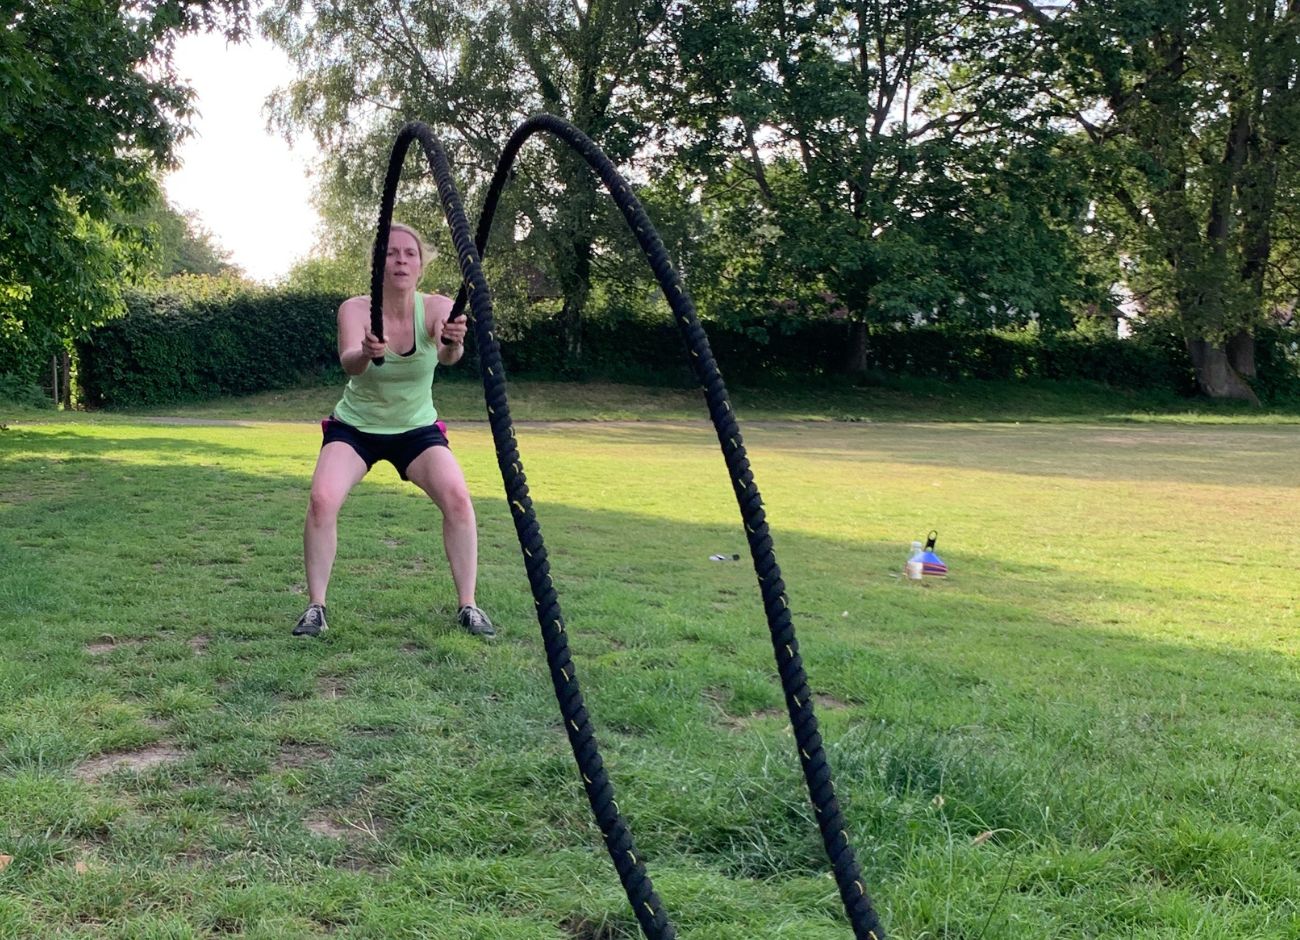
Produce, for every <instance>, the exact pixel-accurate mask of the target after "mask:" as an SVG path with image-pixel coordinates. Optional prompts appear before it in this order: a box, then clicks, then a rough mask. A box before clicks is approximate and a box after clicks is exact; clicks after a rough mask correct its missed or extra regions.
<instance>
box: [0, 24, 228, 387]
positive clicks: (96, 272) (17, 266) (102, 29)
mask: <svg viewBox="0 0 1300 940" xmlns="http://www.w3.org/2000/svg"><path fill="white" fill-rule="evenodd" d="M246 12H247V2H246V0H204V2H183V0H159V2H155V3H149V4H129V5H118V4H103V3H98V2H93V0H72V2H68V3H47V2H41V0H18V2H16V3H9V4H6V5H5V7H4V12H3V13H0V138H3V139H4V141H5V147H4V153H3V157H0V372H10V373H15V374H20V375H29V374H31V372H32V370H33V369H34V368H35V367H34V365H33V363H35V362H39V361H40V360H41V359H43V358H44V357H46V356H48V355H49V354H50V353H51V352H53V351H55V350H57V349H59V348H64V347H66V345H67V343H68V342H70V341H71V340H72V339H73V338H75V337H77V336H79V335H81V334H83V333H84V332H85V331H86V330H87V329H88V328H89V327H91V326H92V325H93V324H95V323H99V322H102V321H104V320H105V319H108V318H109V317H112V316H114V315H116V314H118V313H120V312H121V310H122V298H121V288H122V285H123V283H124V282H126V281H129V279H130V278H131V277H132V275H133V273H134V271H135V269H136V267H137V262H138V260H139V256H138V251H139V247H140V246H139V239H138V238H136V237H135V236H134V235H133V233H132V232H131V231H130V230H129V229H127V228H124V227H121V226H118V225H117V224H116V221H117V219H118V218H119V215H120V213H122V212H124V211H125V212H130V211H133V210H135V209H138V208H140V207H142V206H144V205H147V204H148V202H149V201H150V200H151V199H152V198H154V197H155V192H156V187H155V184H154V177H153V174H154V172H155V171H156V170H157V169H158V168H160V167H164V166H166V165H167V164H168V163H169V162H170V160H171V156H172V152H173V149H174V147H175V144H176V141H177V140H178V139H179V137H180V136H181V135H182V133H183V132H184V124H183V121H184V119H185V117H186V116H187V115H188V112H189V99H190V93H189V90H188V89H187V88H185V86H184V85H183V84H182V83H181V81H180V80H179V79H178V77H177V76H176V74H175V72H174V69H173V67H172V63H171V57H170V54H171V48H172V43H173V41H174V39H175V37H176V36H178V35H181V34H184V33H187V32H193V31H196V30H201V29H224V30H225V31H227V33H228V34H229V35H231V36H232V37H237V36H238V35H239V34H240V32H241V31H242V29H243V27H244V25H245V21H246Z"/></svg>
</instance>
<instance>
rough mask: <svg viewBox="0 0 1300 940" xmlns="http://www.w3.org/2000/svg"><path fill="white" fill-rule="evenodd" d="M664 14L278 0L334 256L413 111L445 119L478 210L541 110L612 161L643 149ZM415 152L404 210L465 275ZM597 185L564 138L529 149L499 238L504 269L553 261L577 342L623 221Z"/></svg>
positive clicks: (359, 237)
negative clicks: (318, 164) (503, 158)
mask: <svg viewBox="0 0 1300 940" xmlns="http://www.w3.org/2000/svg"><path fill="white" fill-rule="evenodd" d="M663 16H664V5H663V4H662V3H660V2H650V3H646V2H642V0H592V2H590V3H583V4H571V3H568V2H564V0H520V2H504V0H490V2H487V3H483V4H479V5H475V6H466V5H457V4H436V5H429V6H426V7H425V8H423V9H422V10H421V11H420V14H419V15H418V16H411V15H407V14H405V13H403V12H402V10H400V9H399V8H397V7H393V6H386V5H376V4H374V3H370V2H367V0H342V2H336V3H330V4H301V3H298V4H280V5H277V6H274V7H272V8H271V9H268V10H267V11H266V13H265V14H264V15H263V16H262V18H261V23H262V26H263V28H264V29H265V30H266V32H267V34H268V35H269V36H270V37H271V39H272V40H273V41H275V42H276V43H278V44H279V45H281V46H282V47H283V48H284V49H285V50H286V51H287V52H288V54H289V55H290V57H291V58H292V59H293V60H294V62H295V64H296V65H297V68H298V71H297V75H296V76H295V78H294V80H293V81H292V82H291V83H290V84H289V86H288V87H286V88H284V89H282V90H281V91H280V92H279V93H278V94H277V95H276V99H275V100H276V104H275V119H276V120H277V122H278V123H279V124H280V125H281V126H282V127H283V128H285V129H286V130H287V131H288V132H290V133H293V134H311V135H312V136H313V137H314V138H315V139H316V141H317V143H318V145H319V146H321V147H322V149H323V150H324V151H325V152H326V154H327V157H326V172H325V175H324V179H323V186H322V189H323V193H322V196H323V199H322V206H323V209H322V214H323V217H324V222H325V228H326V230H327V232H326V241H327V244H328V248H329V250H330V251H331V253H333V254H334V256H335V257H350V256H352V255H353V254H355V253H364V251H365V250H366V248H367V247H368V246H369V245H370V243H371V240H372V239H373V237H374V232H373V228H372V227H373V225H374V217H375V207H376V206H377V205H378V203H379V200H380V197H381V186H382V183H383V173H382V172H380V169H381V168H382V167H384V166H386V165H387V160H388V154H389V151H390V148H391V146H392V142H393V138H394V136H395V135H396V132H397V130H398V128H399V127H400V126H401V124H402V123H404V122H405V121H407V120H414V119H418V120H422V121H424V122H426V123H428V124H429V125H431V126H432V127H433V128H434V129H435V131H436V132H437V134H438V136H439V138H440V140H441V141H442V142H443V144H444V146H445V147H446V148H447V150H448V152H449V154H450V157H451V159H452V161H453V163H454V165H455V168H456V171H457V175H458V183H459V184H460V186H461V187H462V191H463V192H464V193H465V194H466V203H467V205H468V207H469V209H470V211H471V213H472V211H473V208H474V206H475V204H476V203H477V202H478V201H479V200H480V199H481V195H482V190H483V187H484V185H485V183H486V182H487V178H488V176H489V175H490V173H491V171H492V169H493V167H494V165H495V162H496V159H497V156H498V153H499V148H500V147H501V145H502V144H503V143H504V141H505V140H506V138H507V136H508V135H509V133H510V131H511V130H513V129H514V127H515V126H516V125H517V124H518V123H519V122H520V121H522V120H523V119H524V118H526V117H527V116H528V115H530V114H533V113H536V112H538V111H546V112H549V113H552V114H558V115H560V116H562V117H565V118H568V119H569V120H571V121H573V123H574V124H576V125H577V126H578V127H580V128H581V129H582V130H584V131H585V132H586V133H588V134H589V135H591V136H592V137H593V138H595V139H596V140H597V141H599V142H600V143H601V145H602V147H604V149H605V150H606V151H607V152H608V153H609V154H610V156H611V157H612V159H614V160H615V161H617V162H622V161H625V160H627V159H629V158H630V157H632V156H633V155H634V154H635V153H636V152H637V150H638V149H639V148H640V147H641V146H643V145H644V143H645V141H646V139H647V137H648V136H649V133H650V132H649V129H648V128H647V126H646V125H645V123H644V122H642V121H640V120H638V117H637V114H636V113H635V111H636V102H637V101H638V100H639V99H640V98H641V96H643V95H644V94H645V88H644V83H643V82H641V81H640V80H639V79H640V77H641V76H642V75H644V74H645V73H647V72H648V71H649V70H651V69H652V68H653V67H654V63H656V62H657V61H658V60H659V58H660V56H659V54H658V51H657V49H656V48H655V46H654V45H653V44H652V43H651V42H649V39H650V37H651V36H652V34H654V32H655V30H656V29H657V27H658V25H659V24H660V22H661V21H662V18H663ZM376 102H379V103H382V107H379V108H376V107H375V104H376ZM417 149H418V148H417ZM411 161H412V170H414V167H415V166H420V170H419V171H418V172H410V173H409V175H408V179H407V180H406V181H404V185H403V186H402V188H401V191H400V193H399V203H398V207H397V212H396V216H397V217H398V218H401V219H402V220H404V221H407V222H409V223H411V224H414V225H416V226H417V227H419V228H420V229H421V230H422V231H423V232H424V233H425V234H426V235H428V236H430V237H431V238H432V239H433V240H434V241H435V242H436V243H437V244H438V245H439V247H440V248H441V249H442V254H443V256H444V257H445V258H446V259H447V262H448V263H446V264H445V268H446V270H447V271H448V272H449V273H450V274H451V275H452V277H453V282H458V281H459V271H458V270H456V269H455V267H454V262H455V252H454V251H452V250H451V246H450V245H449V239H448V238H447V236H446V234H445V232H446V223H445V221H444V217H443V213H442V209H441V206H440V204H439V201H438V199H437V196H436V193H435V192H434V190H433V186H432V184H431V182H430V180H429V179H428V176H427V173H425V172H424V170H423V164H424V158H423V156H422V155H412V156H411ZM597 185H598V184H597V182H596V180H595V178H594V177H593V176H592V174H591V172H590V170H589V169H588V167H587V166H586V164H585V162H584V161H582V159H581V158H579V157H576V156H575V155H573V154H571V153H569V152H568V151H567V148H565V149H564V150H562V151H556V150H555V149H553V148H550V147H530V148H529V150H528V152H526V153H525V154H523V155H522V156H521V160H520V171H519V172H518V174H517V176H516V178H515V179H514V181H513V182H512V184H511V186H510V191H509V192H508V193H507V194H506V196H505V198H504V200H503V202H502V204H501V206H500V208H499V211H498V213H497V225H496V236H497V238H496V240H495V241H494V243H493V245H492V248H491V254H495V255H498V256H501V257H502V258H503V260H504V261H505V263H507V264H509V265H513V266H515V267H518V268H544V269H546V270H547V271H548V272H550V274H551V277H552V279H553V280H555V282H556V283H558V285H559V286H560V288H561V291H562V294H563V298H564V303H563V311H564V328H565V330H566V337H567V339H566V341H567V342H568V344H569V346H570V349H571V351H572V350H574V349H576V348H577V346H578V343H579V334H580V332H581V328H582V321H583V317H584V308H585V305H586V301H587V295H588V293H589V291H590V289H591V282H592V277H593V268H594V267H595V266H596V265H597V264H598V261H597V255H598V254H599V253H600V247H601V246H602V245H604V243H606V242H607V240H608V239H609V238H610V237H611V235H610V233H611V231H615V230H616V229H617V228H618V227H620V226H621V225H622V223H621V221H619V220H618V219H617V218H616V217H615V216H614V214H613V213H611V212H610V211H609V209H608V207H607V206H605V205H604V204H603V203H602V202H600V201H599V199H598V197H597V194H596V189H597Z"/></svg>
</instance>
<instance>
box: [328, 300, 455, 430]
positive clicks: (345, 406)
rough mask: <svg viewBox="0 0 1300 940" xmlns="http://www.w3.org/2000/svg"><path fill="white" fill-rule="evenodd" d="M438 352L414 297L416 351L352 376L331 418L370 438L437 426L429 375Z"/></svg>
mask: <svg viewBox="0 0 1300 940" xmlns="http://www.w3.org/2000/svg"><path fill="white" fill-rule="evenodd" d="M437 368H438V350H437V348H436V346H435V344H434V342H433V340H432V339H430V338H429V331H428V330H427V329H426V328H425V325H424V295H423V294H416V295H415V351H414V352H412V353H411V354H410V355H409V356H396V355H393V354H392V353H389V354H388V355H386V356H384V364H383V365H382V366H379V367H376V366H375V364H374V363H371V364H370V366H369V368H367V369H366V371H365V372H362V373H361V374H360V375H354V376H352V377H351V378H350V379H349V380H348V384H347V387H346V388H345V389H343V397H342V398H341V399H340V400H339V403H338V404H337V405H335V406H334V417H336V418H338V419H339V420H340V421H343V422H345V423H347V424H350V425H352V426H353V427H354V428H357V429H358V430H361V431H368V432H369V433H371V434H401V433H402V432H403V431H409V430H411V429H412V428H422V427H426V426H427V425H430V424H433V423H434V422H435V421H437V420H438V410H437V409H436V408H434V407H433V373H434V370H435V369H437Z"/></svg>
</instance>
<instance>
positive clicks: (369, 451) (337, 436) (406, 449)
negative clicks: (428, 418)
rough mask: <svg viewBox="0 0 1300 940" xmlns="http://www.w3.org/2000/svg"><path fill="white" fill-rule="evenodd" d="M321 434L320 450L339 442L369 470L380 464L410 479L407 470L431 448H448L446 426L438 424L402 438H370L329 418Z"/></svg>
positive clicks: (368, 434) (407, 432) (374, 435)
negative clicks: (364, 463)
mask: <svg viewBox="0 0 1300 940" xmlns="http://www.w3.org/2000/svg"><path fill="white" fill-rule="evenodd" d="M320 428H321V431H322V432H323V440H322V441H321V445H320V446H321V447H324V446H325V445H326V444H328V443H330V442H331V441H342V442H343V443H344V444H347V445H348V446H349V447H351V448H352V449H353V450H355V451H356V452H357V456H358V457H360V458H361V459H362V460H364V461H365V462H366V469H367V470H369V469H370V468H371V467H373V466H374V465H375V464H376V463H378V462H379V461H381V460H387V461H388V462H389V463H391V464H392V465H393V466H394V467H396V468H397V475H398V476H400V477H401V478H402V479H403V480H408V479H410V478H409V477H408V476H407V475H406V468H407V467H409V466H410V465H411V461H413V460H415V458H416V457H419V456H420V455H421V454H422V453H424V452H425V451H426V450H428V449H429V448H430V447H450V446H451V445H450V444H448V443H447V425H446V424H444V423H443V422H441V421H437V422H435V423H433V424H430V425H428V426H427V427H423V428H412V429H411V430H409V431H403V432H402V433H401V434H371V433H370V432H369V431H361V430H358V429H357V428H354V427H353V426H352V425H350V424H346V423H345V422H343V421H340V420H339V419H338V418H336V417H334V416H333V415H330V416H329V417H328V418H326V419H325V420H324V421H322V422H321V423H320Z"/></svg>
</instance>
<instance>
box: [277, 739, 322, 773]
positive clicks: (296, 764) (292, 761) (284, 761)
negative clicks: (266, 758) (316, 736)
mask: <svg viewBox="0 0 1300 940" xmlns="http://www.w3.org/2000/svg"><path fill="white" fill-rule="evenodd" d="M333 756H334V753H333V752H332V751H331V750H330V749H329V748H327V747H321V746H320V745H319V744H283V745H281V746H280V755H279V756H278V757H277V758H276V759H275V763H274V764H272V769H274V770H276V771H281V770H297V769H299V768H302V767H310V766H312V765H313V764H320V763H324V762H325V761H327V760H329V759H330V758H331V757H333Z"/></svg>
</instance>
